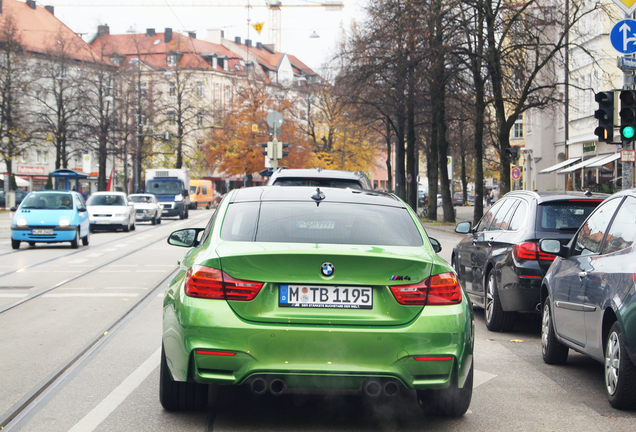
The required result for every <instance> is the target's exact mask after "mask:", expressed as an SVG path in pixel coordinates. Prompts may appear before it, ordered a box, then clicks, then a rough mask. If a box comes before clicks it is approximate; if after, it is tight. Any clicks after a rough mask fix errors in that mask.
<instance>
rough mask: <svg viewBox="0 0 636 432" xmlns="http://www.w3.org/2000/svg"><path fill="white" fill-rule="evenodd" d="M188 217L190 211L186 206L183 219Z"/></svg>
mask: <svg viewBox="0 0 636 432" xmlns="http://www.w3.org/2000/svg"><path fill="white" fill-rule="evenodd" d="M189 217H190V211H189V210H188V209H187V208H186V211H185V216H184V218H185V219H187V218H189Z"/></svg>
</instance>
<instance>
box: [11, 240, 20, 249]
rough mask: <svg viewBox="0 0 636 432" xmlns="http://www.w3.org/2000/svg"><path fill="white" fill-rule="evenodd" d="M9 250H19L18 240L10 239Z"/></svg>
mask: <svg viewBox="0 0 636 432" xmlns="http://www.w3.org/2000/svg"><path fill="white" fill-rule="evenodd" d="M11 248H12V249H20V240H13V239H11Z"/></svg>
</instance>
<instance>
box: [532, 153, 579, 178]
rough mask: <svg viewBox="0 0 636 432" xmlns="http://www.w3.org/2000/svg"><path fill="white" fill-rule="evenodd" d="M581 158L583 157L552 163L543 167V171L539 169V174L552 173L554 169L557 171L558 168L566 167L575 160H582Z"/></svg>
mask: <svg viewBox="0 0 636 432" xmlns="http://www.w3.org/2000/svg"><path fill="white" fill-rule="evenodd" d="M580 159H581V158H580V157H576V158H572V159H568V160H566V161H563V162H559V163H558V164H556V165H552V166H551V167H548V168H545V169H542V170H541V171H539V174H547V173H551V172H552V171H556V170H558V169H561V168H563V167H566V166H568V165H571V164H573V163H574V162H576V161H578V160H580Z"/></svg>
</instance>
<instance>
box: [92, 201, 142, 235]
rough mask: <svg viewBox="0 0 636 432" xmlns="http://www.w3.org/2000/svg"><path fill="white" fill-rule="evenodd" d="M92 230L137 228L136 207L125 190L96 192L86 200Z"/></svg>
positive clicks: (128, 229) (127, 229) (125, 230)
mask: <svg viewBox="0 0 636 432" xmlns="http://www.w3.org/2000/svg"><path fill="white" fill-rule="evenodd" d="M86 208H87V209H88V218H89V221H90V228H91V231H95V230H113V229H115V230H116V229H123V230H124V232H128V231H130V230H134V229H135V207H134V205H133V203H132V202H131V201H129V200H128V197H127V196H126V194H125V193H124V192H95V193H94V194H93V195H91V196H90V197H89V198H88V201H86Z"/></svg>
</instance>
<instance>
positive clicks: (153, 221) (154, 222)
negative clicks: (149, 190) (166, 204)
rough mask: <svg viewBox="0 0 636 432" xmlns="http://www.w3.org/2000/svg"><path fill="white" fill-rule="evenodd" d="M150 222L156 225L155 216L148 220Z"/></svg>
mask: <svg viewBox="0 0 636 432" xmlns="http://www.w3.org/2000/svg"><path fill="white" fill-rule="evenodd" d="M150 223H151V224H153V225H157V216H153V217H152V220H151V221H150Z"/></svg>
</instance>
